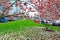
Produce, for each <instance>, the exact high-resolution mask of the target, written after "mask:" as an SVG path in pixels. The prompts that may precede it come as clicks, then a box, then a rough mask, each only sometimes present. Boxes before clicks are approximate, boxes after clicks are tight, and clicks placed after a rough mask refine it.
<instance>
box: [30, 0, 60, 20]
mask: <svg viewBox="0 0 60 40" xmlns="http://www.w3.org/2000/svg"><path fill="white" fill-rule="evenodd" d="M30 2H32V3H33V4H34V5H35V7H36V8H37V10H38V11H39V12H40V17H41V18H46V19H47V20H58V19H60V0H30Z"/></svg>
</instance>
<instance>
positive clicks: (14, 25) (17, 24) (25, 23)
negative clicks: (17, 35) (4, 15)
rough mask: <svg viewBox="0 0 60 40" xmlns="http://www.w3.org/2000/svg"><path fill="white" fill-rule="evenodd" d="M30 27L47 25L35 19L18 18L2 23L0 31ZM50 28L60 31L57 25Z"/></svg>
mask: <svg viewBox="0 0 60 40" xmlns="http://www.w3.org/2000/svg"><path fill="white" fill-rule="evenodd" d="M29 27H46V26H45V25H44V24H41V23H35V22H34V21H33V20H18V21H12V22H6V23H0V32H5V31H16V30H26V29H27V28H29ZM49 28H51V29H54V30H57V31H60V28H59V27H57V26H49Z"/></svg>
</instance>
